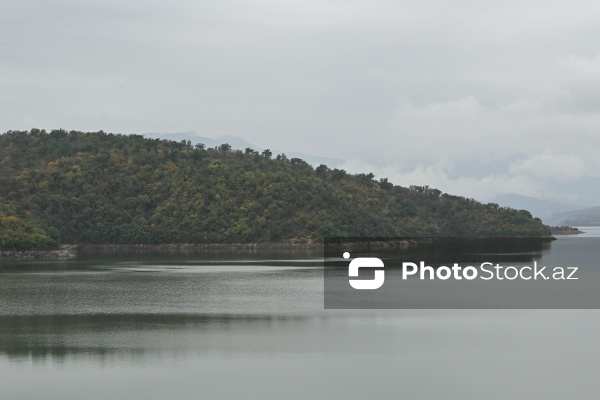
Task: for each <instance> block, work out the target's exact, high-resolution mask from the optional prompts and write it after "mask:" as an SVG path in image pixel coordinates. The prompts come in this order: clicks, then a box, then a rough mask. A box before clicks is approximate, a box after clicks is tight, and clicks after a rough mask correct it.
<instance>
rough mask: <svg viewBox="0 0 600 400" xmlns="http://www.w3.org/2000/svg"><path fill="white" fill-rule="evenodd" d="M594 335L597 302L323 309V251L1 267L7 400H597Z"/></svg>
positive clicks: (552, 249) (564, 244)
mask: <svg viewBox="0 0 600 400" xmlns="http://www.w3.org/2000/svg"><path fill="white" fill-rule="evenodd" d="M583 230H586V229H583ZM587 231H588V233H587V234H586V235H585V237H583V236H577V237H563V238H560V239H559V240H558V241H556V242H553V243H552V244H551V245H550V246H548V248H547V249H545V250H544V251H543V252H542V253H541V254H537V255H536V257H537V259H540V260H541V261H543V259H544V257H550V255H552V256H553V257H557V255H558V256H560V254H563V253H565V252H567V251H572V250H573V246H581V245H585V246H588V247H589V246H597V245H598V246H597V247H595V248H598V252H599V253H600V238H595V237H594V236H596V237H598V236H600V235H599V234H598V233H600V232H599V231H598V229H596V231H595V232H596V235H594V232H591V231H594V230H593V229H592V230H591V231H590V230H589V229H588V230H587ZM582 240H585V241H582ZM589 262H591V263H596V262H597V260H589ZM599 268H600V266H599ZM598 337H600V312H599V311H598V310H325V309H324V308H323V271H322V262H321V255H320V253H314V252H313V253H311V252H292V253H273V254H267V253H262V254H261V253H238V254H226V253H212V254H177V253H173V254H164V253H163V254H148V253H146V254H143V253H139V254H131V253H123V254H119V255H106V254H105V255H102V254H87V255H86V254H83V255H81V256H80V257H78V258H76V259H73V260H69V261H44V262H41V261H38V262H25V263H20V264H17V263H9V262H7V261H6V260H3V261H0V398H1V399H61V400H66V399H78V400H79V399H138V398H139V399H165V398H169V399H211V398H221V399H227V398H232V399H233V398H245V399H254V398H256V399H266V398H276V399H307V398H313V399H320V398H330V399H332V398H341V399H362V398H373V399H375V398H378V399H398V398H406V399H461V400H463V399H477V400H481V399H503V400H504V399H528V400H529V399H544V400H546V399H560V400H563V399H578V400H580V399H594V400H596V399H598V396H599V393H600V380H599V379H598V375H599V373H600V361H599V360H600V341H599V340H598Z"/></svg>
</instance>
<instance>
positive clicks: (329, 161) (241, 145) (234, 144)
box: [144, 131, 344, 168]
mask: <svg viewBox="0 0 600 400" xmlns="http://www.w3.org/2000/svg"><path fill="white" fill-rule="evenodd" d="M144 136H146V137H148V138H154V139H167V140H174V141H176V142H181V141H182V140H185V141H188V140H189V141H190V142H192V144H197V143H202V144H204V145H206V147H207V148H211V147H217V146H220V145H222V144H223V143H228V144H230V145H231V148H232V149H234V150H244V149H246V148H247V147H250V148H251V149H254V150H256V151H258V152H262V151H263V150H265V149H266V148H264V147H260V146H257V145H255V144H253V143H250V142H248V141H246V140H244V139H242V138H240V137H237V136H232V135H223V136H219V137H217V138H209V137H206V136H201V135H200V134H198V133H197V132H194V131H189V132H176V133H145V134H144ZM270 150H271V151H272V152H273V155H277V154H282V153H285V155H286V156H287V157H288V158H301V159H302V160H304V161H306V162H307V163H309V164H310V165H312V166H314V167H318V166H319V165H321V164H325V165H327V166H328V167H330V168H336V167H339V166H340V165H342V164H343V163H344V162H343V161H342V160H339V159H337V158H331V157H321V156H315V155H312V154H304V153H296V152H293V151H283V150H277V149H270Z"/></svg>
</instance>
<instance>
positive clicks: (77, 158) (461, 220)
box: [0, 130, 550, 243]
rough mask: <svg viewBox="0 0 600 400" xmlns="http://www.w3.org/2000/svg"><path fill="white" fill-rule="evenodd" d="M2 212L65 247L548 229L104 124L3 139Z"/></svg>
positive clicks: (325, 172)
mask: <svg viewBox="0 0 600 400" xmlns="http://www.w3.org/2000/svg"><path fill="white" fill-rule="evenodd" d="M0 210H2V211H3V214H2V215H3V217H2V218H3V219H1V221H4V220H7V218H8V217H9V216H12V217H15V219H11V221H13V225H15V226H17V225H18V226H20V227H21V228H18V229H21V230H20V231H21V232H25V233H27V232H26V230H25V227H27V226H30V227H31V228H29V231H28V232H29V234H36V235H39V236H38V239H39V240H46V239H43V238H47V236H45V235H48V236H50V237H51V239H55V240H58V241H60V242H62V243H231V242H266V241H271V242H272V241H290V240H298V241H317V240H319V239H321V238H322V237H323V236H441V235H452V236H473V235H491V236H500V235H502V236H517V235H518V236H546V235H549V234H550V232H549V230H548V229H547V227H546V226H544V225H542V223H541V221H540V220H538V219H534V218H532V217H531V215H530V214H529V213H528V212H527V211H516V210H513V209H508V208H501V207H498V205H496V204H488V205H484V204H481V203H478V202H476V201H474V200H472V199H466V198H463V197H457V196H451V195H448V194H443V193H441V192H440V191H438V190H435V189H431V188H428V187H411V188H404V187H400V186H394V185H392V184H391V183H389V182H388V181H387V180H385V179H383V180H379V181H376V180H374V179H373V175H372V174H359V175H350V174H347V173H346V172H345V171H343V170H338V169H333V170H331V169H329V168H327V167H326V166H324V165H322V166H319V167H318V168H316V169H315V168H313V167H311V166H310V165H308V164H307V163H305V162H304V161H302V160H300V159H296V158H292V159H288V158H287V157H286V156H285V155H278V156H276V155H272V154H271V153H270V152H269V151H268V150H265V151H264V152H262V153H258V152H256V151H254V150H252V149H245V150H243V151H240V150H235V151H234V150H231V148H230V146H228V145H227V144H224V145H221V146H219V147H218V148H211V149H205V148H204V146H202V145H200V144H195V145H194V144H192V143H190V142H185V141H184V142H173V141H166V140H159V139H146V138H144V137H143V136H140V135H116V134H110V133H104V132H102V131H101V132H94V133H83V132H74V131H71V132H67V131H63V130H55V131H52V132H49V133H47V132H45V131H40V130H32V131H30V132H16V131H9V132H6V133H4V134H2V135H0ZM16 221H20V222H16ZM1 223H3V222H0V224H1ZM19 224H22V225H19ZM0 229H1V227H0ZM15 229H17V228H15ZM8 236H10V235H8ZM45 243H46V242H45ZM47 243H50V242H47Z"/></svg>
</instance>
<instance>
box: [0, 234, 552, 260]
mask: <svg viewBox="0 0 600 400" xmlns="http://www.w3.org/2000/svg"><path fill="white" fill-rule="evenodd" d="M465 240H466V241H470V242H485V241H490V240H494V241H517V242H525V243H527V242H530V243H544V242H550V241H553V240H556V238H555V237H554V236H511V237H483V236H481V237H407V238H388V237H380V238H336V239H332V240H327V241H326V243H324V242H321V241H318V242H303V241H290V242H260V243H165V244H78V245H75V244H64V245H61V246H59V248H58V249H51V250H35V249H34V250H0V258H16V259H29V258H33V259H49V258H58V259H68V258H73V257H76V256H77V253H78V252H82V253H88V252H89V253H92V252H103V253H112V252H115V253H119V252H122V251H127V252H129V251H140V252H155V251H158V252H169V253H171V252H179V251H225V252H248V251H252V252H253V251H294V250H320V249H324V248H330V249H337V248H340V249H360V248H371V249H372V248H405V247H410V246H416V245H419V244H424V243H429V244H434V243H442V242H445V243H447V242H453V241H465Z"/></svg>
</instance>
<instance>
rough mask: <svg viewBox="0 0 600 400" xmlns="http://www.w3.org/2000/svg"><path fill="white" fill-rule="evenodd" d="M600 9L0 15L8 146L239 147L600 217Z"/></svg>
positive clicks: (497, 4)
mask: <svg viewBox="0 0 600 400" xmlns="http://www.w3.org/2000/svg"><path fill="white" fill-rule="evenodd" d="M599 37H600V2H597V1H580V0H574V1H568V2H556V1H537V0H536V1H522V0H519V1H512V0H506V1H493V2H491V1H483V0H473V1H463V0H457V1H453V2H448V1H441V0H439V1H432V0H420V1H404V0H389V1H388V0H368V1H362V0H344V1H340V0H318V1H316V0H302V1H297V0H243V1H242V0H218V1H216V0H215V1H213V0H197V1H184V0H171V1H168V2H167V1H153V0H144V1H137V0H136V1H131V0H119V1H116V0H101V1H100V0H86V1H83V0H77V1H75V0H43V1H41V0H22V1H8V0H0V131H1V132H4V131H7V130H29V129H31V128H34V127H36V128H40V129H46V130H50V129H56V128H63V129H67V130H82V131H98V130H104V131H105V132H116V133H117V132H118V133H139V134H143V133H148V132H164V133H169V132H184V131H195V132H197V133H198V134H199V135H202V136H208V137H218V136H221V135H233V136H237V137H241V138H243V139H245V140H247V141H249V142H251V143H255V144H256V145H258V146H260V147H263V148H276V149H283V150H286V151H289V152H297V153H306V154H314V155H318V156H326V157H334V158H339V159H342V160H344V165H343V166H342V167H343V168H344V169H346V170H347V171H349V172H373V173H375V175H376V176H377V177H388V178H389V179H390V180H391V181H392V182H394V183H397V184H402V185H411V184H416V185H429V186H432V187H437V188H439V189H441V190H443V191H445V192H450V193H453V194H457V195H463V196H467V197H474V198H476V199H480V200H489V199H493V198H494V196H497V195H500V194H506V193H513V194H520V195H527V196H534V197H539V198H542V199H550V200H556V201H564V202H570V203H572V204H577V205H586V206H591V205H597V204H600V185H597V186H594V183H599V182H600V180H597V179H598V178H600V157H598V153H599V149H600V146H599V145H600V41H599V40H598V38H599Z"/></svg>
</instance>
